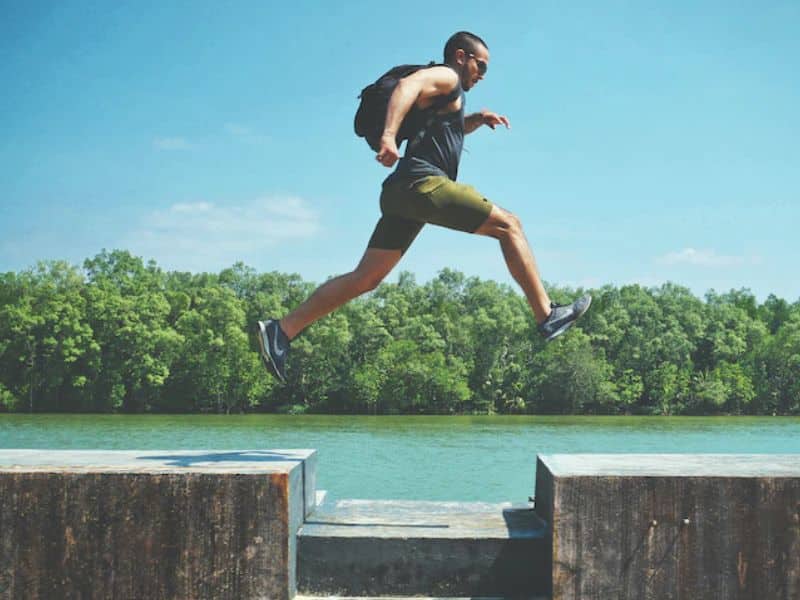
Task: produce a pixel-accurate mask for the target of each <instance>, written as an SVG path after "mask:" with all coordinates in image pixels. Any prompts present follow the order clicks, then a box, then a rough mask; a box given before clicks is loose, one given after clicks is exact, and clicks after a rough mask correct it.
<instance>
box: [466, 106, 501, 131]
mask: <svg viewBox="0 0 800 600" xmlns="http://www.w3.org/2000/svg"><path fill="white" fill-rule="evenodd" d="M481 125H488V126H489V127H491V128H492V129H494V128H495V127H497V126H498V125H505V126H506V129H511V123H510V122H509V120H508V119H507V118H506V117H504V116H503V115H498V114H497V113H493V112H492V111H490V110H482V111H481V112H476V113H472V114H471V115H469V116H467V117H465V118H464V133H472V132H473V131H475V130H476V129H478V128H479V127H480V126H481Z"/></svg>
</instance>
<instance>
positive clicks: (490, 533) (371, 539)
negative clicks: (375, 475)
mask: <svg viewBox="0 0 800 600" xmlns="http://www.w3.org/2000/svg"><path fill="white" fill-rule="evenodd" d="M546 533H547V527H546V525H545V523H544V522H542V520H541V519H540V518H539V517H538V516H537V515H536V514H535V513H534V512H533V511H532V510H530V507H529V505H527V504H524V505H516V506H515V505H512V504H511V503H501V504H490V503H484V502H424V501H422V502H419V501H396V500H338V501H329V502H324V503H323V504H322V505H320V506H318V507H317V508H316V510H315V511H314V512H313V513H312V514H311V515H310V516H309V517H308V518H307V519H306V521H305V523H304V524H303V526H302V527H301V529H300V531H299V532H298V535H297V590H298V593H300V594H305V595H307V596H314V595H316V596H318V597H319V596H322V597H328V598H335V597H337V595H338V597H361V598H365V597H382V598H386V597H387V596H420V595H428V596H429V597H437V598H445V597H447V598H452V597H469V598H489V597H492V598H497V597H513V598H526V597H535V596H543V595H544V594H545V593H546V591H547V588H548V585H549V576H550V574H549V572H548V571H547V568H546V566H547V560H546V555H545V552H546V543H547V539H546ZM326 595H327V596H326Z"/></svg>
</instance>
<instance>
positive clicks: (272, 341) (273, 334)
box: [256, 319, 289, 383]
mask: <svg viewBox="0 0 800 600" xmlns="http://www.w3.org/2000/svg"><path fill="white" fill-rule="evenodd" d="M256 333H257V336H258V345H259V346H260V347H261V360H262V361H263V362H264V366H265V367H266V369H267V371H269V372H270V373H272V374H273V375H274V376H275V377H277V378H278V380H279V381H280V382H281V383H286V355H287V354H288V353H289V338H288V337H286V334H285V333H284V332H283V329H281V326H280V324H279V323H278V321H276V320H274V319H269V320H267V321H259V322H258V331H257V332H256Z"/></svg>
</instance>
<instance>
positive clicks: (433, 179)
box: [411, 175, 448, 194]
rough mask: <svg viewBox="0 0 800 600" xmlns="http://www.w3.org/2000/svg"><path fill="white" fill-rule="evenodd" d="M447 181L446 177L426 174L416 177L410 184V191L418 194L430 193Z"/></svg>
mask: <svg viewBox="0 0 800 600" xmlns="http://www.w3.org/2000/svg"><path fill="white" fill-rule="evenodd" d="M447 181H448V179H447V177H442V176H441V175H428V176H427V177H423V178H422V179H418V180H417V181H415V182H414V183H413V184H412V185H411V189H412V191H414V192H416V193H418V194H432V193H433V192H435V191H436V190H438V189H439V188H440V187H442V186H443V185H444V184H446V183H447Z"/></svg>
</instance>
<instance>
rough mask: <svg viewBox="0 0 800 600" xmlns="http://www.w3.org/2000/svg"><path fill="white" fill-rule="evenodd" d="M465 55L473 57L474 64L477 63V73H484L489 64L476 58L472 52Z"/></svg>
mask: <svg viewBox="0 0 800 600" xmlns="http://www.w3.org/2000/svg"><path fill="white" fill-rule="evenodd" d="M467 56H469V57H470V58H474V59H475V64H476V65H478V74H479V75H480V76H481V77H483V76H484V75H486V70H487V69H488V68H489V65H488V64H487V63H486V61H484V60H481V59H480V58H476V57H475V55H474V54H473V53H472V52H470V53H469V54H468V55H467Z"/></svg>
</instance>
